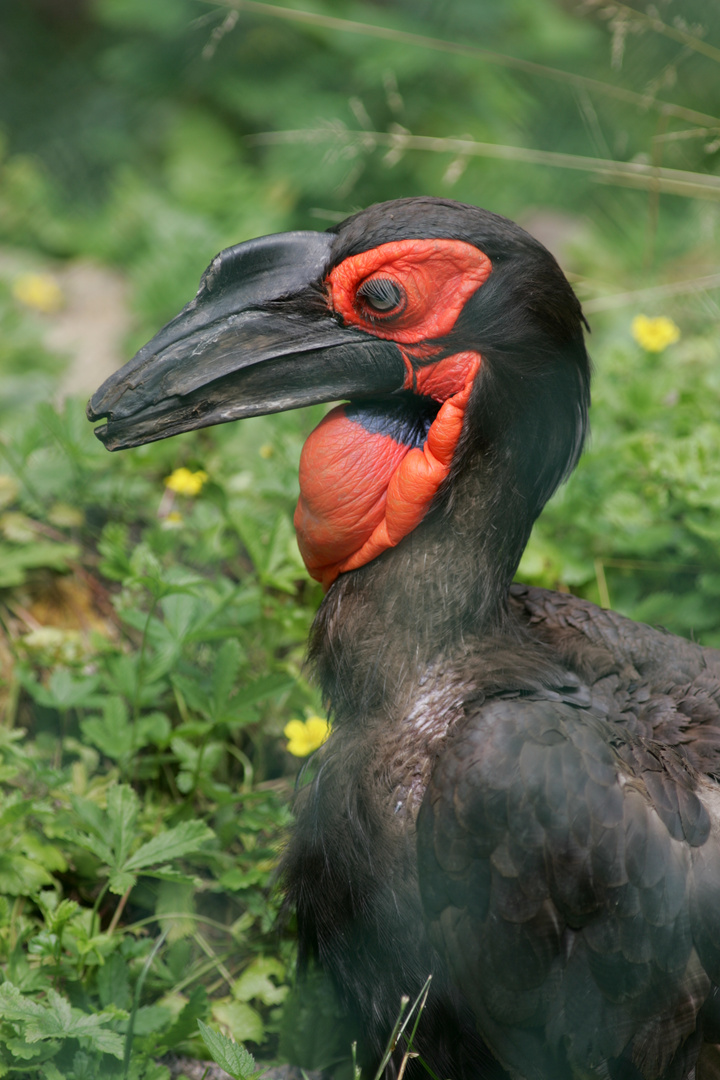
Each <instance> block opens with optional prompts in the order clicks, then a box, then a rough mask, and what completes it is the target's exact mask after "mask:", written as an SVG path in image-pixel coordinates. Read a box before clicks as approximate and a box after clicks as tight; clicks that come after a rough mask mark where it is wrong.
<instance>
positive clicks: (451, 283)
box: [295, 240, 492, 589]
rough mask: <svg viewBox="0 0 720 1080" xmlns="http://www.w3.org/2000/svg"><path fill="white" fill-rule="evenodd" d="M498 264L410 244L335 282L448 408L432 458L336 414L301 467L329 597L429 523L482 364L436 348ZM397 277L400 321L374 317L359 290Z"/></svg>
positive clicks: (464, 252) (352, 320)
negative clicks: (351, 573) (342, 580)
mask: <svg viewBox="0 0 720 1080" xmlns="http://www.w3.org/2000/svg"><path fill="white" fill-rule="evenodd" d="M491 270H492V264H491V262H490V260H489V259H488V257H487V256H486V255H484V254H483V252H481V251H479V250H478V249H477V248H476V247H474V246H473V245H472V244H466V243H464V242H463V241H461V240H400V241H396V242H393V243H390V244H382V245H381V246H380V247H377V248H374V249H373V250H372V251H365V252H362V253H361V254H360V255H355V256H352V257H351V258H348V259H345V260H344V262H342V263H340V265H339V266H336V267H335V268H334V269H333V270H332V271H331V273H330V274H329V276H328V279H327V282H326V284H327V287H328V295H329V302H330V305H331V307H332V308H333V310H334V311H335V312H336V313H337V314H339V315H340V316H341V317H342V319H343V321H344V322H345V323H346V324H349V325H352V326H358V327H360V328H361V329H363V330H366V331H368V332H369V333H371V334H374V335H375V336H376V337H381V338H385V339H389V340H392V341H395V342H397V343H398V346H399V347H400V349H401V351H402V353H403V356H404V358H405V364H406V368H407V376H406V379H405V384H404V387H405V389H407V390H412V391H413V392H415V393H417V394H422V395H423V396H425V397H430V398H433V399H434V400H435V401H438V402H441V407H440V409H439V411H438V414H437V416H436V417H435V420H434V421H433V423H432V425H431V426H430V430H429V431H428V435H427V439H426V442H425V444H424V445H423V447H422V449H421V448H419V447H409V446H405V445H404V444H402V443H399V442H396V440H395V439H393V438H392V437H391V436H390V435H386V434H379V433H374V432H369V431H367V430H366V429H365V428H364V427H363V425H362V423H360V422H358V421H356V420H352V419H350V418H349V417H347V416H346V414H345V408H344V406H342V405H341V406H339V407H337V408H335V409H333V410H332V412H330V413H328V415H327V416H326V417H325V418H324V420H323V421H322V422H321V423H320V424H319V425H318V427H317V428H316V429H315V430H314V431H313V432H312V434H311V435H310V437H309V438H308V440H307V442H306V443H305V446H304V447H303V452H302V456H301V459H300V499H299V500H298V505H297V509H296V511H295V528H296V530H297V535H298V545H299V547H300V552H301V554H302V557H303V559H304V561H305V565H306V566H307V568H308V571H309V573H310V574H311V575H312V577H314V578H315V579H316V580H317V581H320V582H322V584H323V586H324V587H325V588H326V589H327V588H329V587H330V585H331V584H332V582H333V581H334V580H335V578H336V577H337V576H338V574H341V573H343V572H344V571H346V570H353V569H355V568H357V567H358V566H363V565H364V564H365V563H367V562H369V561H370V560H371V559H374V558H375V557H376V556H377V555H379V554H380V553H381V552H382V551H385V550H386V549H387V548H389V547H394V546H395V545H396V544H398V543H399V542H400V540H402V538H403V537H404V536H407V535H408V533H409V532H411V531H412V530H413V529H414V528H415V527H416V526H417V525H418V524H419V523H420V521H422V519H423V517H424V515H425V513H426V512H427V509H428V507H429V505H430V503H431V501H432V499H433V496H434V495H435V493H436V492H437V490H438V488H439V486H440V484H441V483H442V481H443V480H444V479H445V477H446V476H447V474H448V472H449V471H450V465H451V462H452V458H453V454H454V452H455V448H456V446H457V442H458V439H459V437H460V432H461V430H462V425H463V418H464V413H465V408H466V406H467V402H468V399H469V397H470V391H471V389H472V385H473V382H474V380H475V377H476V376H477V373H478V371H479V370H480V365H481V362H482V360H481V357H480V355H479V354H478V353H475V352H462V353H457V354H456V355H454V356H448V357H445V358H444V359H442V360H440V361H438V362H437V363H434V364H432V363H431V364H426V365H425V366H423V367H421V368H414V367H413V364H412V358H414V359H415V360H418V359H423V360H426V359H428V358H429V357H430V356H432V355H433V352H435V349H434V348H433V345H432V342H433V340H434V339H437V338H441V337H444V336H445V335H446V334H448V333H449V332H450V330H452V328H453V326H454V325H455V322H456V320H457V318H458V315H459V314H460V312H461V311H462V309H463V307H464V305H465V303H466V301H467V299H468V297H469V296H471V295H472V293H474V292H475V291H476V289H478V288H480V287H481V286H482V285H483V284H484V282H485V281H486V280H487V278H488V276H489V274H490V272H491ZM373 277H378V278H390V279H392V280H393V281H395V282H397V283H398V284H399V285H400V286H401V287H402V289H403V291H404V294H405V297H406V303H405V304H404V306H403V305H401V310H399V311H398V312H392V311H391V312H389V313H387V314H383V315H380V314H379V313H376V312H373V311H372V310H371V309H370V308H369V306H368V305H367V304H365V303H364V301H363V298H362V297H359V296H358V295H357V294H358V289H359V288H360V286H361V285H362V284H363V283H365V282H366V281H367V280H368V279H370V278H373Z"/></svg>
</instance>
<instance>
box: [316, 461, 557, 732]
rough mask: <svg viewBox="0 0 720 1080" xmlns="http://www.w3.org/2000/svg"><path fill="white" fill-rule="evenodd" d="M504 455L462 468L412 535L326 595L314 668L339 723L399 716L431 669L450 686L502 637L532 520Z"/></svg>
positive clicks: (318, 621)
mask: <svg viewBox="0 0 720 1080" xmlns="http://www.w3.org/2000/svg"><path fill="white" fill-rule="evenodd" d="M507 449H508V448H507V447H505V446H503V444H502V442H501V443H499V444H495V447H494V448H493V450H492V451H488V452H484V453H483V452H480V453H479V454H478V455H475V457H476V460H471V461H468V460H466V462H465V467H464V468H463V469H462V470H461V471H459V473H457V474H456V475H454V476H453V477H451V481H452V482H451V483H448V485H447V486H446V488H445V490H444V492H441V493H440V496H439V498H438V500H437V501H436V504H435V505H434V506H433V508H432V510H431V511H430V513H429V514H428V516H427V517H426V518H425V519H424V520H423V521H422V522H421V523H420V525H418V526H417V528H415V529H414V530H413V532H411V533H410V534H409V535H408V536H407V537H405V539H404V540H402V541H401V542H400V543H399V544H398V545H397V546H396V547H393V548H391V549H389V550H387V551H385V552H384V553H383V554H382V555H381V556H379V557H378V558H376V559H374V560H372V561H371V562H369V563H368V564H367V565H365V566H362V567H360V568H359V569H356V570H352V571H350V572H348V573H344V574H341V575H340V577H339V578H338V579H337V581H336V582H335V584H334V585H333V586H332V588H331V589H330V591H329V592H328V594H327V596H326V597H325V600H324V601H323V604H322V606H321V608H320V610H319V612H318V615H317V617H316V620H315V623H314V626H313V631H312V634H311V641H310V658H311V661H312V662H313V663H314V666H315V670H316V673H317V677H318V679H319V682H320V685H321V688H322V691H323V694H324V696H325V699H326V704H327V705H328V707H329V708H330V710H331V712H332V714H333V716H334V717H335V719H336V720H338V721H341V720H342V719H343V718H344V717H345V716H348V717H350V716H352V717H355V718H357V716H358V714H362V715H363V716H371V715H378V714H382V715H383V716H385V717H387V718H388V719H389V718H391V717H395V716H397V715H398V714H399V713H402V712H403V709H404V708H407V706H408V703H409V702H410V701H411V700H412V698H413V695H414V694H415V693H416V692H417V688H418V687H419V686H420V684H421V681H422V680H423V679H424V678H425V677H426V675H427V671H428V669H429V668H431V667H432V668H439V669H442V668H443V665H444V666H445V668H446V669H447V672H448V678H451V677H453V676H452V671H451V668H452V667H453V665H454V666H458V665H462V658H463V656H465V655H467V653H468V651H469V650H473V651H474V648H475V647H476V645H477V642H478V640H479V639H483V638H486V637H489V636H492V635H497V634H500V633H502V632H503V629H504V628H506V627H507V624H508V614H507V593H508V588H509V585H510V583H511V581H512V578H513V575H514V573H515V570H516V568H517V564H518V562H519V560H520V557H521V555H522V552H523V549H524V547H525V544H526V543H527V539H528V536H529V534H530V529H531V528H532V522H533V520H534V517H535V515H536V512H537V510H532V509H529V508H530V507H531V506H532V503H531V502H530V500H529V499H528V497H527V496H526V495H523V493H522V488H521V486H520V485H519V484H518V482H517V477H515V476H514V475H512V472H511V469H510V468H509V466H510V464H511V462H512V455H511V454H510V453H508V452H507Z"/></svg>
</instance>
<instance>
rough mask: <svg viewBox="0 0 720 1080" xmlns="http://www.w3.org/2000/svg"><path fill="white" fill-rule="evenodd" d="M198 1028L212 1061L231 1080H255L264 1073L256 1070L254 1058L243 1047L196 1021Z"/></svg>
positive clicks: (261, 1070) (200, 1021) (262, 1070)
mask: <svg viewBox="0 0 720 1080" xmlns="http://www.w3.org/2000/svg"><path fill="white" fill-rule="evenodd" d="M198 1028H199V1029H200V1035H201V1036H202V1040H203V1042H204V1043H205V1045H206V1046H207V1048H208V1050H209V1051H210V1053H211V1055H212V1059H213V1061H214V1062H216V1064H218V1065H219V1066H220V1068H221V1069H224V1070H225V1072H227V1073H230V1076H232V1078H233V1080H255V1078H256V1077H258V1076H261V1075H262V1073H263V1072H264V1071H265V1070H264V1069H258V1067H257V1063H256V1061H255V1058H254V1057H253V1056H252V1054H251V1053H250V1051H249V1050H246V1049H245V1047H244V1046H239V1045H238V1043H235V1042H233V1041H232V1039H228V1037H227V1036H226V1035H221V1034H220V1032H219V1031H213V1030H212V1028H209V1027H208V1026H207V1024H204V1023H203V1022H202V1020H198Z"/></svg>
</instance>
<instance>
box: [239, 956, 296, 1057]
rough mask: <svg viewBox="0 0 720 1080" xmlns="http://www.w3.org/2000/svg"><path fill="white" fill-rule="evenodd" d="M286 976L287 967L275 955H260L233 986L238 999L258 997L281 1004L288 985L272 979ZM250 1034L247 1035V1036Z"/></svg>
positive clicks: (261, 999) (264, 1002)
mask: <svg viewBox="0 0 720 1080" xmlns="http://www.w3.org/2000/svg"><path fill="white" fill-rule="evenodd" d="M270 976H274V977H275V978H276V979H284V978H285V968H284V966H283V964H281V963H280V961H279V960H278V959H276V958H275V957H274V956H259V957H257V959H256V960H253V961H252V963H250V964H248V966H247V967H246V968H245V971H243V973H242V975H241V976H240V978H239V979H237V980H236V981H235V983H234V984H233V988H232V993H233V997H234V998H236V1000H237V1001H250V1000H252V999H253V998H257V999H258V1001H261V1002H262V1003H263V1005H279V1004H280V1003H281V1002H282V1001H284V1000H285V998H286V997H287V993H288V989H289V988H288V987H287V986H276V985H275V984H274V983H273V982H272V981H271V979H270ZM247 1037H248V1036H245V1038H247Z"/></svg>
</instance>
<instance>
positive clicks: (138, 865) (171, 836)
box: [124, 821, 215, 871]
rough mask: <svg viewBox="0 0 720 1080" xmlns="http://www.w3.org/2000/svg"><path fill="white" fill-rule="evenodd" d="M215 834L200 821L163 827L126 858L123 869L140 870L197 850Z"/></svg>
mask: <svg viewBox="0 0 720 1080" xmlns="http://www.w3.org/2000/svg"><path fill="white" fill-rule="evenodd" d="M214 835H215V834H214V833H213V831H212V829H209V828H208V827H207V825H205V824H204V822H202V821H183V822H182V823H181V824H180V825H176V826H175V828H173V829H165V830H164V831H163V832H161V833H158V835H157V836H153V838H152V840H148V841H147V843H145V844H143V845H142V847H140V848H138V850H137V851H136V852H135V854H134V855H132V856H131V858H129V859H128V861H127V862H126V864H125V866H124V869H125V870H132V871H136V870H142V869H145V868H146V867H149V866H154V865H155V864H156V863H161V862H167V861H168V860H169V859H179V858H180V857H181V856H183V855H189V854H190V853H191V852H194V851H199V849H200V846H201V844H203V843H205V841H206V840H209V839H211V838H212V837H213V836H214Z"/></svg>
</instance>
